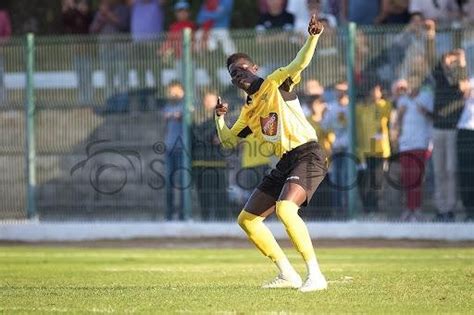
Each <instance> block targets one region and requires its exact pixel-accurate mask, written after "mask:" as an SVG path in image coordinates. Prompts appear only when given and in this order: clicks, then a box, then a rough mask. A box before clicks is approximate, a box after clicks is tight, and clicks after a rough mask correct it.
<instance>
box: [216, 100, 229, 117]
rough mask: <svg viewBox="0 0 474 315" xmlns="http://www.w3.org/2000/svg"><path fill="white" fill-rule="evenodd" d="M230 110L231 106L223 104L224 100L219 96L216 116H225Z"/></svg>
mask: <svg viewBox="0 0 474 315" xmlns="http://www.w3.org/2000/svg"><path fill="white" fill-rule="evenodd" d="M228 110H229V104H227V103H222V98H221V97H220V96H219V97H218V98H217V104H216V115H217V116H222V115H225V114H227V111H228Z"/></svg>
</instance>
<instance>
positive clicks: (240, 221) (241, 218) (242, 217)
mask: <svg viewBox="0 0 474 315" xmlns="http://www.w3.org/2000/svg"><path fill="white" fill-rule="evenodd" d="M244 212H245V211H244V210H242V211H240V214H239V216H238V217H237V223H238V224H239V226H240V227H241V228H242V229H243V228H244V227H245V222H246V216H245V213H244Z"/></svg>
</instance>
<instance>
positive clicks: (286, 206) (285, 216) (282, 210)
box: [275, 200, 299, 225]
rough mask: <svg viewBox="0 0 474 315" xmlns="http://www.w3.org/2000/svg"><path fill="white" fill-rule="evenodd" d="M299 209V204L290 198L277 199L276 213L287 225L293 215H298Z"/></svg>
mask: <svg viewBox="0 0 474 315" xmlns="http://www.w3.org/2000/svg"><path fill="white" fill-rule="evenodd" d="M298 209H299V207H298V205H296V204H295V203H294V202H292V201H288V200H280V201H277V202H276V205H275V212H276V215H277V217H278V219H279V220H280V221H281V222H283V224H285V225H286V224H287V223H288V222H290V221H291V219H292V217H293V216H295V215H296V216H297V215H298Z"/></svg>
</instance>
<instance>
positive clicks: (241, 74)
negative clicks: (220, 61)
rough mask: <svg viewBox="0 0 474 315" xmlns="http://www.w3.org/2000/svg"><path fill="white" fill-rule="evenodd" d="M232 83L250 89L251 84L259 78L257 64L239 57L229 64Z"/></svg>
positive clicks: (245, 89) (246, 89)
mask: <svg viewBox="0 0 474 315" xmlns="http://www.w3.org/2000/svg"><path fill="white" fill-rule="evenodd" d="M229 74H230V77H231V79H232V84H233V85H234V86H236V87H238V88H239V89H242V90H244V91H248V89H249V88H250V85H252V83H253V82H254V81H255V80H258V79H259V77H258V76H257V66H256V65H254V64H252V63H251V62H249V61H248V60H245V59H239V60H237V61H236V62H234V63H232V64H231V65H230V66H229Z"/></svg>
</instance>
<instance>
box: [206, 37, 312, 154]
mask: <svg viewBox="0 0 474 315" xmlns="http://www.w3.org/2000/svg"><path fill="white" fill-rule="evenodd" d="M318 38H319V35H315V36H309V37H308V39H307V40H306V43H305V44H304V46H303V47H302V48H301V50H300V51H299V52H298V54H297V56H296V58H295V59H294V60H293V61H292V62H291V63H290V64H289V65H288V66H286V67H283V68H279V69H277V70H276V71H274V72H273V73H272V74H270V75H269V76H268V77H267V78H266V79H264V80H262V81H261V82H260V87H259V88H258V91H257V92H255V93H254V94H252V95H251V96H250V97H249V98H248V100H247V102H246V104H245V105H244V106H243V108H242V111H241V113H240V116H239V119H238V120H237V121H236V123H235V124H234V125H233V126H232V128H230V129H229V128H228V127H227V125H226V124H225V121H224V118H223V116H221V117H217V116H216V117H215V119H216V125H217V132H218V135H219V138H220V140H221V143H222V145H223V146H224V147H226V148H231V147H234V146H236V145H237V144H238V142H239V138H245V137H246V136H247V135H249V134H251V133H252V134H253V135H254V136H255V137H256V138H257V139H259V140H261V141H262V142H263V144H262V151H264V152H265V153H264V154H268V155H271V154H274V155H276V156H278V157H281V156H282V155H283V154H284V153H286V152H288V151H291V150H292V149H294V148H296V147H298V146H300V145H302V144H305V143H307V142H310V141H317V136H316V132H315V130H314V128H313V127H312V126H311V125H310V123H309V122H308V121H307V120H306V117H305V115H304V113H303V110H302V108H301V105H300V102H299V100H298V98H297V97H294V99H291V100H290V98H288V97H285V96H286V95H284V94H285V93H288V92H291V91H292V89H293V87H294V86H295V85H296V84H298V83H299V82H300V80H301V72H302V71H303V70H304V69H305V68H306V67H307V66H308V65H309V63H310V62H311V59H312V57H313V54H314V50H315V48H316V45H317V42H318ZM288 79H290V80H288ZM287 82H290V85H289V86H288V87H287V89H286V90H288V91H283V90H282V88H281V86H282V84H283V83H287ZM293 94H294V93H293ZM294 95H296V94H294Z"/></svg>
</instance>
